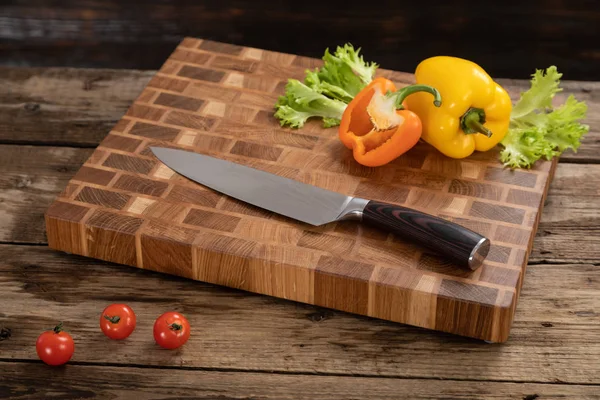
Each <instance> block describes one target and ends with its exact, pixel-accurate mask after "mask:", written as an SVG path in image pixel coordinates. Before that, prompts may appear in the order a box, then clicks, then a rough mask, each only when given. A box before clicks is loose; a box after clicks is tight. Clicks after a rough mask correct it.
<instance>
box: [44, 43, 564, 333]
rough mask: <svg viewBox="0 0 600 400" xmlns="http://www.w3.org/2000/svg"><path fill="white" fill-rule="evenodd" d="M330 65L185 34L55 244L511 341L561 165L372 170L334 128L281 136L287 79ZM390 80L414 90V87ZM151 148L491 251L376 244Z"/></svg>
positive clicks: (390, 241)
mask: <svg viewBox="0 0 600 400" xmlns="http://www.w3.org/2000/svg"><path fill="white" fill-rule="evenodd" d="M319 63H320V61H319V60H315V59H306V58H304V57H300V56H294V55H291V54H283V53H274V52H269V51H266V50H261V49H256V48H243V47H240V46H236V45H232V44H228V43H218V42H214V41H210V40H202V39H195V38H186V39H184V40H183V41H182V42H181V43H180V45H179V46H178V47H177V48H176V49H175V50H174V52H173V54H172V55H171V56H170V57H169V58H168V59H167V60H166V61H165V63H164V65H163V66H162V68H161V69H160V71H159V72H158V73H157V74H156V75H155V76H153V77H152V78H151V80H150V81H149V83H148V85H147V86H146V87H145V88H144V90H143V91H142V93H141V94H140V95H139V96H138V97H137V99H136V101H135V102H134V103H133V104H132V105H131V106H130V107H129V108H128V109H127V112H126V113H125V115H124V116H123V118H122V119H120V120H119V121H118V122H117V123H116V124H115V126H114V127H113V129H112V130H110V132H109V133H108V135H107V136H106V137H105V139H104V140H102V142H101V143H100V145H99V146H98V148H97V149H96V150H95V151H94V152H93V153H92V155H91V156H90V157H89V159H88V160H87V161H86V162H85V163H84V165H83V167H82V168H81V169H79V171H78V172H77V173H76V174H75V176H74V177H73V179H72V180H71V181H70V182H69V184H68V186H69V187H70V189H69V191H68V193H63V194H61V196H59V198H58V199H57V201H56V202H54V203H53V204H52V205H51V206H50V207H49V209H48V210H47V212H46V229H47V235H48V242H49V245H50V247H52V248H54V249H57V250H61V251H65V252H69V253H74V254H79V255H83V256H87V257H92V258H98V259H101V260H105V261H111V262H115V263H119V264H124V265H130V266H136V267H139V268H144V269H148V270H152V271H158V272H163V273H166V274H173V275H177V276H182V277H185V278H189V279H194V280H200V281H204V282H210V283H215V284H219V285H222V286H228V287H233V288H237V289H242V290H246V291H250V292H255V293H260V294H265V295H269V296H275V297H280V298H284V299H289V300H294V301H299V302H303V303H309V304H315V305H320V306H324V307H328V308H333V309H338V310H342V311H347V312H352V313H356V314H361V315H366V316H371V317H376V318H381V319H388V320H392V321H395V322H401V323H406V324H411V325H415V326H420V327H424V328H429V329H435V330H438V331H443V332H449V333H454V334H459V335H464V336H469V337H474V338H479V339H484V340H488V341H493V342H504V341H506V340H507V339H508V334H509V331H510V327H511V323H512V319H513V315H514V311H515V308H516V305H517V299H518V296H519V291H520V287H521V285H522V282H523V277H524V272H525V266H526V264H527V258H528V256H529V253H530V250H531V245H532V243H533V237H534V235H535V232H536V229H537V223H538V221H539V215H540V212H541V207H542V205H543V201H544V198H545V196H546V191H547V189H548V185H549V183H550V180H551V177H552V174H553V172H554V168H555V166H556V160H554V161H553V162H550V161H540V162H538V163H536V165H535V167H534V168H532V169H531V170H518V171H510V170H508V169H503V168H502V165H501V164H500V162H499V161H498V151H489V152H485V153H479V154H476V155H473V156H472V157H469V158H467V159H462V160H455V159H450V158H447V157H445V156H443V155H442V154H441V153H439V152H437V151H435V149H433V148H432V147H431V146H429V145H427V144H424V143H422V144H419V145H418V146H417V147H415V148H414V149H412V150H411V151H410V152H409V153H408V154H406V155H404V156H403V157H401V158H399V159H397V160H396V161H395V162H392V163H390V164H388V165H386V166H384V167H380V168H367V167H363V166H361V165H359V164H357V163H356V162H355V161H354V160H353V159H352V156H351V154H350V153H349V152H348V151H346V150H345V149H344V148H343V146H342V144H341V142H340V141H339V139H338V138H337V129H324V128H322V127H321V126H320V125H319V124H318V122H317V121H311V123H309V124H307V126H305V127H304V128H303V129H301V130H292V129H283V128H281V127H280V126H279V124H278V122H277V121H276V120H275V119H274V118H273V117H272V113H273V111H272V109H273V104H274V103H275V101H276V99H277V97H278V95H281V94H283V90H284V85H285V82H286V80H287V78H290V77H295V78H300V79H302V78H303V76H304V70H305V68H306V67H305V66H306V65H311V64H312V65H319ZM378 72H379V75H381V76H387V77H389V78H390V79H392V80H394V81H395V82H397V83H398V84H399V85H401V86H402V85H405V84H407V83H410V82H411V80H412V75H410V74H406V73H397V72H394V71H390V70H386V69H381V70H379V71H378ZM215 140H221V141H222V143H219V144H218V145H217V146H214V145H213V144H214V141H215ZM154 145H163V146H170V147H178V148H181V149H187V150H192V151H196V152H200V153H204V154H208V155H213V156H217V157H220V158H223V159H226V160H231V161H236V162H239V163H241V164H245V165H248V166H251V167H255V168H258V169H262V170H265V171H268V172H272V173H275V174H280V175H282V176H286V177H291V178H294V179H297V180H299V181H302V182H305V183H310V184H313V185H317V186H321V187H324V188H327V189H330V190H336V191H339V192H343V193H344V194H347V195H355V196H361V197H367V198H369V199H370V200H375V201H386V202H389V203H392V204H394V205H399V206H400V205H401V206H405V207H409V208H414V209H416V210H419V211H424V212H426V213H429V214H432V215H435V216H437V217H441V218H444V219H446V220H448V221H452V222H456V223H458V224H460V225H462V226H464V227H466V228H469V229H473V230H475V231H477V232H478V233H480V234H482V235H485V236H488V237H489V238H490V240H491V248H490V252H489V255H488V257H487V259H486V261H485V262H484V264H483V266H482V267H481V268H479V269H477V270H475V271H470V270H465V269H464V268H461V267H460V266H458V265H456V264H453V263H452V262H449V261H448V260H446V259H443V258H442V257H440V256H439V255H437V254H436V253H435V252H432V251H430V250H428V249H423V248H421V247H419V246H415V245H413V244H412V243H408V242H406V241H405V240H404V239H403V238H402V237H398V236H394V235H392V234H390V235H380V236H379V237H375V238H374V237H373V235H372V234H370V233H369V232H370V231H371V230H374V229H373V228H371V227H366V226H363V225H360V226H358V225H357V224H356V223H354V222H350V223H346V222H340V223H332V224H328V225H324V226H322V227H317V228H314V227H310V226H307V225H305V224H301V223H298V222H297V221H293V220H291V219H286V218H283V217H281V216H278V215H274V214H272V213H270V212H265V211H263V210H258V209H257V208H256V207H253V206H249V205H245V204H241V202H240V201H238V200H235V199H232V198H227V197H226V196H222V195H220V194H219V193H217V192H214V191H212V190H211V189H208V188H206V187H203V186H201V185H198V184H195V183H193V182H191V181H189V180H187V179H185V178H184V177H182V176H180V175H178V174H176V173H175V172H174V171H172V170H171V169H169V168H168V167H167V166H165V165H164V164H162V163H161V162H159V161H158V160H157V159H156V158H155V156H154V155H153V154H152V152H151V151H150V150H149V147H150V146H154ZM182 192H183V193H185V194H184V197H183V198H182V196H181V193H182ZM227 204H228V205H227ZM231 205H237V207H238V208H237V209H235V210H232V209H231V208H230V207H231ZM257 213H260V214H261V215H257ZM365 232H367V233H365ZM507 276H508V277H510V278H507Z"/></svg>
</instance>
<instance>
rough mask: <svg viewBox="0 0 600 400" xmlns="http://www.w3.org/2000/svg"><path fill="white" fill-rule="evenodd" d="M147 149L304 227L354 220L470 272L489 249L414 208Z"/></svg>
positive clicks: (187, 172) (177, 168) (216, 160)
mask: <svg viewBox="0 0 600 400" xmlns="http://www.w3.org/2000/svg"><path fill="white" fill-rule="evenodd" d="M150 149H151V150H152V152H153V153H154V155H155V156H156V157H157V158H158V159H159V160H160V161H161V162H162V163H163V164H165V165H166V166H167V167H169V168H171V169H172V170H174V171H175V172H177V173H179V174H180V175H182V176H184V177H186V178H188V179H190V180H192V181H194V182H196V183H198V184H200V185H203V186H206V187H208V188H210V189H212V190H215V191H218V192H220V193H223V194H225V195H227V196H230V197H233V198H236V199H238V200H241V201H243V202H245V203H248V204H252V205H254V206H256V207H260V208H263V209H265V210H269V211H272V212H274V213H277V214H280V215H283V216H286V217H289V218H292V219H295V220H298V221H301V222H304V223H307V224H310V225H314V226H320V225H323V224H328V223H331V222H335V221H343V220H356V221H358V222H361V223H365V224H368V225H371V226H374V227H376V228H379V229H383V230H386V231H389V232H392V233H393V234H394V235H395V236H397V237H399V238H402V239H404V240H406V241H410V242H412V243H415V244H418V245H421V246H423V247H425V248H428V249H429V250H431V251H433V252H434V253H436V254H439V255H440V256H444V257H446V258H447V259H449V260H450V261H452V262H454V263H456V264H457V265H458V266H460V267H463V268H468V269H471V270H475V269H477V268H479V267H480V266H481V265H482V263H483V261H484V260H485V258H486V257H487V254H488V252H489V249H490V241H489V239H488V238H486V237H484V236H482V235H480V234H479V233H477V232H474V231H472V230H470V229H467V228H465V227H463V226H461V225H459V224H456V223H453V222H450V221H447V220H445V219H443V218H439V217H435V216H433V215H430V214H426V213H424V212H421V211H418V210H415V209H411V208H407V207H402V206H399V205H396V204H390V203H385V202H381V201H376V200H370V199H365V198H360V197H354V196H348V195H345V194H342V193H338V192H334V191H331V190H327V189H324V188H321V187H318V186H314V185H310V184H306V183H303V182H300V181H298V180H294V179H289V178H285V177H283V176H279V175H276V174H272V173H269V172H266V171H262V170H259V169H256V168H252V167H248V166H245V165H242V164H238V163H235V162H232V161H228V160H223V159H220V158H216V157H211V156H208V155H204V154H199V153H195V152H191V151H186V150H179V149H172V148H166V147H150Z"/></svg>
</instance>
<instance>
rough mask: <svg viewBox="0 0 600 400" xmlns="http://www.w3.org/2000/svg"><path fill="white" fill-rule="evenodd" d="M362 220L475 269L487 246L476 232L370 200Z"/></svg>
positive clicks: (488, 248)
mask: <svg viewBox="0 0 600 400" xmlns="http://www.w3.org/2000/svg"><path fill="white" fill-rule="evenodd" d="M362 221H363V222H364V223H365V224H369V225H372V226H374V227H377V228H379V229H383V230H387V231H390V232H392V233H393V234H394V235H396V236H398V237H400V238H402V239H404V240H407V241H411V242H413V243H416V244H420V245H422V246H424V247H427V248H429V249H431V250H432V251H434V252H435V253H439V254H441V255H444V256H445V257H446V258H448V259H450V260H452V261H454V262H456V263H458V264H459V265H460V266H461V267H465V268H468V269H471V270H476V269H477V268H479V267H480V266H481V264H482V263H483V260H484V259H485V258H486V257H487V254H488V252H489V250H490V241H489V239H487V238H486V237H484V236H481V235H480V234H478V233H477V232H473V231H472V230H470V229H467V228H465V227H464V226H461V225H458V224H455V223H453V222H450V221H447V220H445V219H442V218H438V217H434V216H433V215H429V214H425V213H423V212H420V211H417V210H413V209H410V208H406V207H401V206H397V205H394V204H389V203H383V202H379V201H374V200H370V201H369V202H368V203H367V204H366V205H365V208H364V209H363V212H362Z"/></svg>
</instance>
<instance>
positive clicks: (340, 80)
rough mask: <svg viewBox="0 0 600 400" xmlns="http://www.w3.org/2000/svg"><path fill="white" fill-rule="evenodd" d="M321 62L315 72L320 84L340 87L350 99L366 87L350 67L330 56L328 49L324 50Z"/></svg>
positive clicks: (339, 59)
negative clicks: (319, 67)
mask: <svg viewBox="0 0 600 400" xmlns="http://www.w3.org/2000/svg"><path fill="white" fill-rule="evenodd" d="M323 61H324V63H323V66H322V67H321V69H320V70H319V71H318V72H317V76H318V77H319V80H320V81H321V82H326V83H329V84H330V85H333V86H338V87H340V88H341V89H343V90H344V91H345V92H346V93H348V94H349V95H350V96H351V97H352V98H353V97H354V96H356V95H357V94H358V92H360V91H361V90H362V89H363V88H364V87H365V86H366V84H365V83H364V82H363V80H362V79H361V78H360V77H359V76H358V75H356V74H355V73H354V71H353V70H352V67H351V66H350V65H349V64H347V63H346V62H345V61H344V60H342V59H341V58H338V57H336V56H335V55H333V54H331V53H330V52H329V49H326V50H325V55H324V56H323Z"/></svg>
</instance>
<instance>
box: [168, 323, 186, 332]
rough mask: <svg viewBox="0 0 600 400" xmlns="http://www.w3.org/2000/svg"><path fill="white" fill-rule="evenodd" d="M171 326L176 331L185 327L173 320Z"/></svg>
mask: <svg viewBox="0 0 600 400" xmlns="http://www.w3.org/2000/svg"><path fill="white" fill-rule="evenodd" d="M169 326H170V327H171V329H172V330H174V331H180V330H181V328H183V326H181V325H180V324H178V323H176V322H173V323H172V324H170V325H169Z"/></svg>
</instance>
